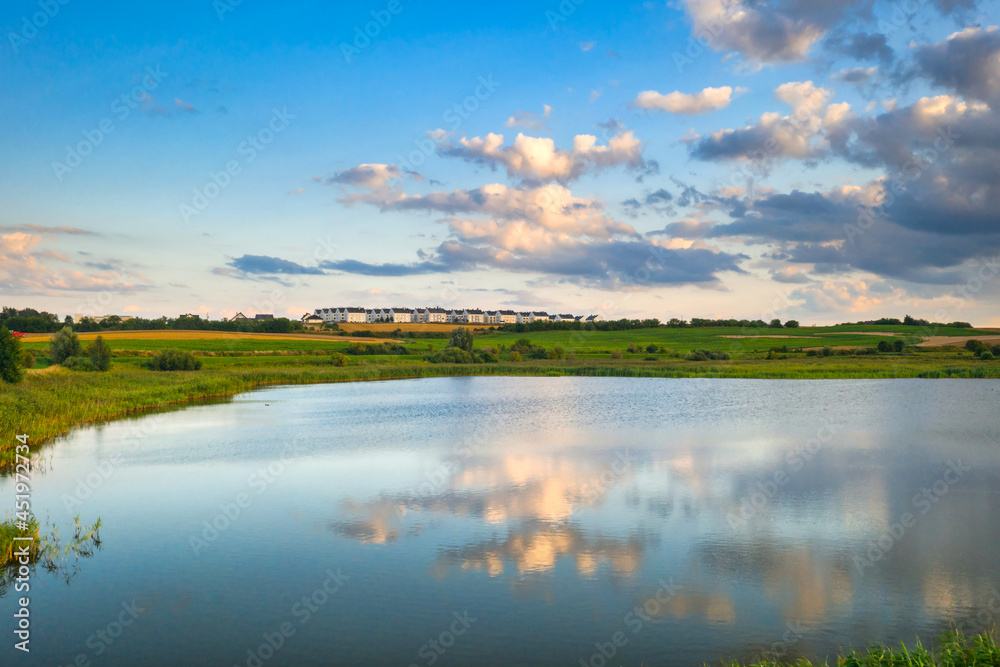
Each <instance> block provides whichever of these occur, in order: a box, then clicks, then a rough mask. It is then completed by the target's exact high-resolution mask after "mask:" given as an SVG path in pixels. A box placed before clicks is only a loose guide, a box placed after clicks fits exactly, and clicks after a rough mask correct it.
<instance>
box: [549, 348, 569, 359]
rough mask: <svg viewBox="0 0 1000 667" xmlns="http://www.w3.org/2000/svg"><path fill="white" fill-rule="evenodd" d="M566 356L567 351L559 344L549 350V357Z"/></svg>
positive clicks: (558, 357)
mask: <svg viewBox="0 0 1000 667" xmlns="http://www.w3.org/2000/svg"><path fill="white" fill-rule="evenodd" d="M565 357H566V351H565V350H563V349H562V348H561V347H559V346H558V345H556V346H555V347H554V348H552V349H551V350H549V359H563V358H565Z"/></svg>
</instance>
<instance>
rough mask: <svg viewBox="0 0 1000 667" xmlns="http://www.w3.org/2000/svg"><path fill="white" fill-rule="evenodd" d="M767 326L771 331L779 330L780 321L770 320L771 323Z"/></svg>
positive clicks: (776, 319)
mask: <svg viewBox="0 0 1000 667" xmlns="http://www.w3.org/2000/svg"><path fill="white" fill-rule="evenodd" d="M768 326H769V327H771V328H772V329H780V328H781V320H779V319H778V318H777V317H776V318H774V319H773V320H771V323H770V324H769V325H768Z"/></svg>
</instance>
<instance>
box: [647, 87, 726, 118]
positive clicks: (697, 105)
mask: <svg viewBox="0 0 1000 667" xmlns="http://www.w3.org/2000/svg"><path fill="white" fill-rule="evenodd" d="M734 92H735V93H736V94H739V93H741V92H743V89H741V88H737V89H736V90H735V91H734V90H733V89H732V88H731V87H730V86H722V87H721V88H705V89H704V90H702V91H701V92H698V93H682V92H679V91H675V92H672V93H668V94H666V95H664V94H662V93H658V92H657V91H655V90H644V91H642V92H641V93H639V95H638V96H637V97H636V98H635V101H634V104H635V105H636V106H637V107H639V108H641V109H660V110H662V111H668V112H670V113H676V114H686V115H689V116H694V115H698V114H703V113H708V112H710V111H718V110H719V109H724V108H726V107H728V106H729V104H730V102H732V96H733V93H734Z"/></svg>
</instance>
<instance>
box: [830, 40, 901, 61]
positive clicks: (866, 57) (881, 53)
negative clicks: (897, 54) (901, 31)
mask: <svg viewBox="0 0 1000 667" xmlns="http://www.w3.org/2000/svg"><path fill="white" fill-rule="evenodd" d="M825 47H826V49H827V51H830V52H832V53H836V54H839V55H844V56H847V57H849V58H853V59H855V60H863V61H869V62H872V61H878V62H880V63H882V64H883V65H889V64H891V63H892V61H893V57H894V53H893V51H892V47H890V46H889V44H888V41H887V40H886V37H885V35H883V34H881V33H875V34H869V33H866V32H856V33H851V34H839V35H835V36H831V37H830V38H829V39H828V40H827V41H826V42H825Z"/></svg>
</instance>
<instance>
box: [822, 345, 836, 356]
mask: <svg viewBox="0 0 1000 667" xmlns="http://www.w3.org/2000/svg"><path fill="white" fill-rule="evenodd" d="M819 353H820V354H822V355H823V356H824V357H830V356H833V348H832V347H830V346H829V345H824V346H823V349H822V350H820V351H819Z"/></svg>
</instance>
